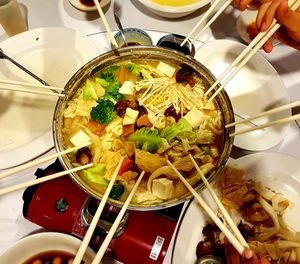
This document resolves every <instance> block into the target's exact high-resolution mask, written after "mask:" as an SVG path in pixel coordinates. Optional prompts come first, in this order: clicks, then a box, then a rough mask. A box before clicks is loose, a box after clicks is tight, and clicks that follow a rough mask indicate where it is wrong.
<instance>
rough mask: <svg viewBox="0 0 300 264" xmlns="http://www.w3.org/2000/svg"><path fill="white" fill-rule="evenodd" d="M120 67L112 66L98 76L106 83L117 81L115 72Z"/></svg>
mask: <svg viewBox="0 0 300 264" xmlns="http://www.w3.org/2000/svg"><path fill="white" fill-rule="evenodd" d="M119 68H120V66H117V65H114V66H111V67H109V68H107V69H106V70H104V71H102V72H101V74H100V78H101V79H104V80H105V81H107V82H113V81H115V80H116V79H117V77H116V76H117V75H116V71H118V70H119Z"/></svg>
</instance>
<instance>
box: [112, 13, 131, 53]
mask: <svg viewBox="0 0 300 264" xmlns="http://www.w3.org/2000/svg"><path fill="white" fill-rule="evenodd" d="M114 17H115V21H116V23H117V26H118V29H119V30H120V33H121V37H122V39H123V41H124V44H125V46H126V47H128V43H127V41H126V37H125V34H124V29H123V26H122V23H121V21H120V18H119V17H118V15H117V14H116V13H114Z"/></svg>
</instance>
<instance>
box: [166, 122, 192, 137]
mask: <svg viewBox="0 0 300 264" xmlns="http://www.w3.org/2000/svg"><path fill="white" fill-rule="evenodd" d="M192 131H193V127H192V125H191V124H190V123H189V122H188V121H186V120H185V119H184V118H180V119H179V120H178V122H177V123H176V124H174V125H172V126H167V127H165V128H164V129H163V131H162V132H161V136H162V137H164V138H166V139H167V140H168V141H171V140H172V139H173V138H175V137H176V136H178V135H179V134H182V133H185V132H192Z"/></svg>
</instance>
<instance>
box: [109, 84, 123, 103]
mask: <svg viewBox="0 0 300 264" xmlns="http://www.w3.org/2000/svg"><path fill="white" fill-rule="evenodd" d="M120 87H121V83H119V82H112V83H109V85H108V86H107V87H105V95H104V97H105V98H107V99H113V100H116V101H120V100H122V99H123V98H124V95H123V94H120V93H119V89H120Z"/></svg>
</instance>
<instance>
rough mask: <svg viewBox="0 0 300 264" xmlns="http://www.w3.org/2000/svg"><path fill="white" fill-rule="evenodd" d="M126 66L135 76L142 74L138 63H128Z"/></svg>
mask: <svg viewBox="0 0 300 264" xmlns="http://www.w3.org/2000/svg"><path fill="white" fill-rule="evenodd" d="M125 68H126V69H127V70H128V71H130V72H131V73H132V74H133V75H135V76H139V75H140V72H141V68H140V67H139V66H138V65H136V64H135V63H128V64H126V65H125Z"/></svg>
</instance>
